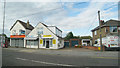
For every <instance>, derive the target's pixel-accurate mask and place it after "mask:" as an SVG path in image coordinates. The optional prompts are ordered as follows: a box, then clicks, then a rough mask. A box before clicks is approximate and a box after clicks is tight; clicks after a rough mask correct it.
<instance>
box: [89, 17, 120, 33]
mask: <svg viewBox="0 0 120 68" xmlns="http://www.w3.org/2000/svg"><path fill="white" fill-rule="evenodd" d="M106 26H120V21H118V20H112V19H111V20H108V21H106V22H105V24H104V25H102V26H101V28H102V27H106ZM99 28H100V26H97V27H96V28H94V29H93V30H91V31H92V32H93V31H95V30H98V29H99Z"/></svg>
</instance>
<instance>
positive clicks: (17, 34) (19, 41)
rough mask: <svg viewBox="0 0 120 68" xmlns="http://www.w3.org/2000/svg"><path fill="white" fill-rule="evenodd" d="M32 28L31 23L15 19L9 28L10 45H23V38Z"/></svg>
mask: <svg viewBox="0 0 120 68" xmlns="http://www.w3.org/2000/svg"><path fill="white" fill-rule="evenodd" d="M32 29H34V27H33V26H32V25H30V24H29V21H28V22H27V23H25V22H23V21H20V20H17V21H16V22H15V23H14V25H13V26H12V27H11V29H10V46H13V47H25V44H24V42H25V40H24V38H25V37H26V36H27V35H28V33H30V32H31V31H32Z"/></svg>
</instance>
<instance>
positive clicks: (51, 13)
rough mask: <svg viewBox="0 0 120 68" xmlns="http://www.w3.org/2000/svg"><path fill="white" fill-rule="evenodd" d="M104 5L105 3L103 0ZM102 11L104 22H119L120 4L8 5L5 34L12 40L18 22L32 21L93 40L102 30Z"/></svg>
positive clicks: (0, 12) (39, 3) (51, 3)
mask: <svg viewBox="0 0 120 68" xmlns="http://www.w3.org/2000/svg"><path fill="white" fill-rule="evenodd" d="M101 1H102V0H101ZM3 4H4V3H3V2H0V33H2V28H3V27H2V21H3V19H2V18H3V10H2V9H3ZM98 10H100V11H101V12H100V14H101V19H102V20H105V21H107V20H110V19H115V20H118V2H117V1H116V2H99V1H97V2H96V1H95V0H90V1H76V2H63V1H62V2H61V0H60V1H56V2H52V1H51V2H7V3H6V12H5V13H6V19H5V34H7V36H10V28H11V26H12V25H13V24H14V23H15V21H16V20H21V21H24V22H27V20H29V21H30V24H32V25H33V26H34V27H35V26H36V25H37V24H38V23H39V22H43V23H45V24H46V25H54V26H57V27H58V28H60V29H61V30H62V31H63V37H64V36H66V33H68V32H70V31H72V32H73V34H74V35H76V36H78V35H79V36H86V35H90V36H92V33H91V30H92V29H93V28H95V27H96V26H98V24H99V22H98V16H97V15H98V14H97V12H98Z"/></svg>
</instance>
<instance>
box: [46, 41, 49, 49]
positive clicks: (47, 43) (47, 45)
mask: <svg viewBox="0 0 120 68" xmlns="http://www.w3.org/2000/svg"><path fill="white" fill-rule="evenodd" d="M46 48H49V40H48V41H46Z"/></svg>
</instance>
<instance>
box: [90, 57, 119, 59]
mask: <svg viewBox="0 0 120 68" xmlns="http://www.w3.org/2000/svg"><path fill="white" fill-rule="evenodd" d="M92 58H102V59H120V58H116V57H92Z"/></svg>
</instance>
